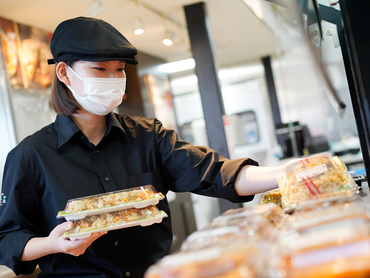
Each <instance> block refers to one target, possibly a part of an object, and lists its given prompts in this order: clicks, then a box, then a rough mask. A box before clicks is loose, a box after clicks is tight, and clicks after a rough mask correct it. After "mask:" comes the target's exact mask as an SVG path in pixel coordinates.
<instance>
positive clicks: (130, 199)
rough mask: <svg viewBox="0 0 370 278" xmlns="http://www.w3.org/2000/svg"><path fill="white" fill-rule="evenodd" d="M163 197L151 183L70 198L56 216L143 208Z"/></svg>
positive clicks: (67, 218)
mask: <svg viewBox="0 0 370 278" xmlns="http://www.w3.org/2000/svg"><path fill="white" fill-rule="evenodd" d="M162 199H164V195H163V194H162V193H158V192H157V191H156V190H155V188H154V187H153V186H152V185H145V186H139V187H134V188H129V189H124V190H118V191H113V192H108V193H103V194H97V195H92V196H87V197H82V198H76V199H70V200H68V202H67V205H66V207H65V209H64V210H63V211H59V213H58V215H57V218H62V217H64V218H65V219H66V220H78V219H83V218H85V217H86V216H90V215H97V214H101V213H109V212H114V211H119V210H123V209H130V208H144V207H147V206H152V205H156V204H158V202H159V201H160V200H162Z"/></svg>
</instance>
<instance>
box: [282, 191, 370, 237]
mask: <svg viewBox="0 0 370 278" xmlns="http://www.w3.org/2000/svg"><path fill="white" fill-rule="evenodd" d="M353 221H355V222H354V223H352V222H353ZM345 222H347V225H350V226H351V225H352V226H356V227H357V228H359V227H362V226H363V225H362V224H359V223H365V224H364V225H365V226H367V225H368V224H366V223H367V222H370V218H369V216H368V214H367V209H366V205H365V204H364V202H363V200H362V199H361V197H359V196H353V197H347V198H340V197H337V198H335V199H334V198H332V199H328V200H313V201H307V202H303V203H301V204H300V205H299V206H298V207H297V209H296V211H295V213H294V214H293V215H292V216H290V217H289V218H288V220H287V221H285V228H286V230H294V231H296V232H298V233H305V234H307V233H311V232H312V231H315V230H317V229H319V230H323V229H326V228H332V227H336V226H338V225H339V226H345V225H344V224H343V223H345ZM356 223H357V224H356ZM334 232H335V231H334Z"/></svg>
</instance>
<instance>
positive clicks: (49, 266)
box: [0, 113, 257, 278]
mask: <svg viewBox="0 0 370 278" xmlns="http://www.w3.org/2000/svg"><path fill="white" fill-rule="evenodd" d="M246 164H253V165H257V163H256V162H255V161H253V160H251V159H238V160H228V159H225V158H223V157H222V156H221V155H219V154H218V153H216V152H214V151H213V150H211V149H209V148H205V147H195V146H193V145H191V144H189V143H187V142H184V141H182V140H181V139H180V138H179V137H178V136H177V134H176V132H175V131H173V130H168V129H165V128H164V127H162V124H161V122H159V121H158V120H157V119H154V118H152V119H147V118H143V117H132V116H127V115H125V116H119V115H117V114H114V113H111V114H109V115H107V131H106V133H105V135H104V137H103V139H102V140H101V141H100V143H99V144H98V145H96V146H95V145H93V144H92V143H90V142H89V141H88V139H87V137H86V136H85V135H84V134H83V133H82V132H81V130H80V129H79V128H78V127H77V126H76V125H75V124H74V123H73V121H72V120H71V119H70V118H69V117H68V116H62V115H58V116H57V118H56V121H55V122H54V123H52V124H50V125H48V126H46V127H44V128H43V129H41V130H39V131H38V132H36V133H35V134H33V135H31V136H29V137H27V138H25V139H24V140H23V141H22V142H21V143H20V144H19V145H18V146H17V147H15V148H14V149H13V150H12V151H11V152H10V153H9V154H8V157H7V160H6V164H5V169H4V177H3V187H2V198H1V207H0V264H5V265H7V266H8V267H10V268H11V269H13V271H14V272H15V273H16V274H17V275H19V274H30V273H32V272H33V271H34V269H35V267H36V265H37V264H38V265H39V267H40V269H41V274H39V277H115V278H116V277H126V274H129V275H130V277H142V275H143V273H144V271H145V270H146V268H147V267H148V266H149V265H151V264H153V263H155V262H156V261H157V260H158V259H160V258H162V257H163V256H164V255H166V254H168V252H169V249H170V246H171V242H172V231H171V218H170V217H168V218H165V219H163V221H162V223H160V224H153V225H151V226H148V227H132V228H127V229H120V230H115V231H110V232H108V234H106V235H104V236H102V237H101V238H99V239H98V240H96V241H95V242H94V243H93V244H92V245H91V246H90V247H89V248H88V249H87V250H86V252H85V254H83V255H81V256H79V257H74V256H71V255H67V254H62V253H59V254H53V255H48V256H45V257H42V258H40V259H37V260H34V261H30V262H21V256H22V252H23V249H24V246H25V245H26V243H27V241H28V240H30V239H31V238H32V237H46V236H48V235H49V233H50V231H51V230H53V229H54V228H55V226H57V225H58V224H60V223H61V222H63V221H64V220H62V219H57V218H56V215H57V213H58V211H60V210H64V208H65V205H66V202H67V200H68V199H71V198H77V197H83V196H88V195H94V194H99V193H104V192H110V191H115V190H120V189H126V188H131V187H136V186H140V185H148V184H151V185H153V186H154V187H155V188H156V189H157V191H159V192H162V193H163V194H166V193H167V192H168V191H169V190H172V191H174V192H186V191H190V192H194V193H197V194H202V195H207V196H214V197H221V198H226V199H229V200H230V201H232V202H246V201H250V200H251V199H252V198H253V196H248V197H239V196H238V195H237V193H236V192H235V190H234V181H235V178H236V175H237V173H238V171H239V170H240V169H241V167H242V166H244V165H246ZM157 207H158V209H160V210H164V211H165V212H166V213H167V214H168V215H169V216H170V211H169V206H168V202H167V200H166V199H164V200H162V201H160V202H159V204H158V205H157Z"/></svg>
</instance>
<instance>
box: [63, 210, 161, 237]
mask: <svg viewBox="0 0 370 278" xmlns="http://www.w3.org/2000/svg"><path fill="white" fill-rule="evenodd" d="M165 217H167V214H166V213H165V212H164V211H160V210H158V208H157V207H156V206H149V207H146V208H141V209H135V208H132V209H124V210H120V211H115V212H112V213H102V214H99V215H92V216H88V217H86V218H84V219H80V220H75V221H73V227H72V229H71V230H69V231H68V232H65V233H64V234H63V236H62V237H64V238H69V239H71V240H75V239H82V238H87V237H89V236H90V235H91V233H96V232H104V231H111V230H117V229H123V228H129V227H133V226H149V225H152V224H154V223H160V222H162V219H163V218H165Z"/></svg>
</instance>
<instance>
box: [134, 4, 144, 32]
mask: <svg viewBox="0 0 370 278" xmlns="http://www.w3.org/2000/svg"><path fill="white" fill-rule="evenodd" d="M136 8H137V13H138V18H137V19H136V20H134V34H135V35H141V34H142V33H144V25H143V20H142V16H141V1H140V0H136Z"/></svg>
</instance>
